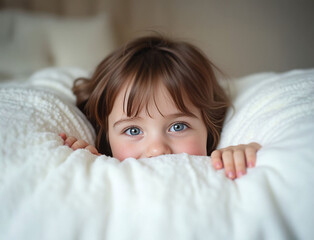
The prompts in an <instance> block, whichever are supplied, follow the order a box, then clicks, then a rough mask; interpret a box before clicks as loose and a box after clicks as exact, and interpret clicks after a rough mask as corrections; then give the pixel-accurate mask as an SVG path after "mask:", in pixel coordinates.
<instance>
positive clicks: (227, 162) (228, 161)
mask: <svg viewBox="0 0 314 240" xmlns="http://www.w3.org/2000/svg"><path fill="white" fill-rule="evenodd" d="M222 161H223V164H224V167H225V172H226V176H227V177H228V178H230V179H234V178H235V176H236V174H235V167H234V162H233V152H232V150H225V151H223V153H222Z"/></svg>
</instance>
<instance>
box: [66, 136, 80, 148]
mask: <svg viewBox="0 0 314 240" xmlns="http://www.w3.org/2000/svg"><path fill="white" fill-rule="evenodd" d="M76 141H77V139H76V138H75V137H68V138H67V139H65V140H64V145H67V146H69V147H72V145H73V143H75V142H76Z"/></svg>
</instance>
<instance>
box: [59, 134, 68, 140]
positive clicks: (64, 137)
mask: <svg viewBox="0 0 314 240" xmlns="http://www.w3.org/2000/svg"><path fill="white" fill-rule="evenodd" d="M59 136H60V137H61V138H62V139H63V141H65V139H66V138H67V135H66V134H65V133H59Z"/></svg>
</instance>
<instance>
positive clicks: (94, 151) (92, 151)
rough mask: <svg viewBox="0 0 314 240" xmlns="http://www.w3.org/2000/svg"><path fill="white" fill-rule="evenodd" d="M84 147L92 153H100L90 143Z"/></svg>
mask: <svg viewBox="0 0 314 240" xmlns="http://www.w3.org/2000/svg"><path fill="white" fill-rule="evenodd" d="M85 149H87V150H88V151H90V152H91V153H92V154H95V155H100V154H99V152H98V151H97V149H96V148H95V147H94V146H92V145H88V146H87V147H85Z"/></svg>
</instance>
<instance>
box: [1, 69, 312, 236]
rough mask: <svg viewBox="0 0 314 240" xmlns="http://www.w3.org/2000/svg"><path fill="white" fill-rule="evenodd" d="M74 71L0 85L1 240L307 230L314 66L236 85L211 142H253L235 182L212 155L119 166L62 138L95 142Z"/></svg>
mask: <svg viewBox="0 0 314 240" xmlns="http://www.w3.org/2000/svg"><path fill="white" fill-rule="evenodd" d="M84 74H87V73H86V72H84V71H82V70H80V69H73V68H71V69H61V68H57V69H46V70H44V71H41V72H38V73H36V74H35V75H34V76H33V77H32V78H31V79H29V80H28V81H27V82H25V83H24V84H20V83H19V84H17V85H14V84H13V83H10V84H7V85H4V84H2V85H1V87H0V96H1V97H0V133H1V139H0V141H1V142H0V206H1V208H0V239H32V240H34V239H40V240H42V239H88V240H90V239H139V240H140V239H145V240H146V239H158V240H160V239H180V240H181V239H182V240H184V239H239V240H243V239H312V236H313V234H314V228H313V227H312V225H313V224H312V223H313V222H314V193H313V186H314V174H313V172H314V161H313V160H314V157H313V156H314V149H313V142H314V70H313V69H309V70H295V71H290V72H287V73H281V74H277V73H262V74H256V75H251V76H248V77H245V78H242V79H238V80H237V81H235V82H233V85H234V86H233V89H234V90H235V91H234V92H233V94H234V96H233V102H234V106H235V110H236V111H235V112H232V111H231V110H230V111H229V113H228V117H227V121H226V124H225V126H224V128H223V132H222V138H221V142H220V147H225V146H228V145H234V144H240V143H248V142H251V141H256V142H259V143H260V144H262V145H263V148H262V149H261V150H260V151H259V152H258V156H257V164H256V167H255V168H254V169H249V170H248V174H247V175H245V176H244V177H242V178H240V179H237V180H235V181H232V180H229V179H227V178H226V177H225V175H224V172H223V170H221V171H215V170H214V169H213V168H212V166H211V162H210V161H211V160H210V158H209V157H196V156H189V155H187V154H184V153H183V154H178V155H165V156H160V157H156V158H151V159H141V160H135V159H132V158H129V159H127V160H125V161H123V162H122V163H120V162H119V161H118V160H116V159H114V158H110V157H106V156H100V157H97V156H95V155H92V154H91V153H89V152H88V151H87V150H77V151H72V150H71V149H70V148H68V147H66V146H63V144H62V140H61V138H60V137H59V136H58V133H59V132H63V131H65V132H67V133H68V134H70V135H74V136H76V137H78V138H83V139H85V140H86V141H89V142H92V141H93V140H94V138H95V133H94V131H93V129H92V128H91V126H90V124H89V123H88V122H87V120H86V119H85V117H84V116H83V115H82V114H81V113H80V112H79V111H78V109H77V108H76V107H75V106H74V101H75V98H74V96H73V94H72V93H71V91H70V86H71V84H72V81H73V79H74V78H75V77H77V76H81V75H84Z"/></svg>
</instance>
